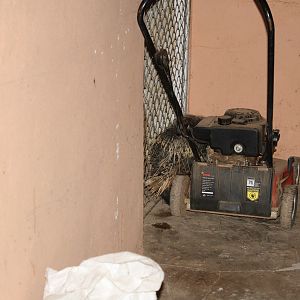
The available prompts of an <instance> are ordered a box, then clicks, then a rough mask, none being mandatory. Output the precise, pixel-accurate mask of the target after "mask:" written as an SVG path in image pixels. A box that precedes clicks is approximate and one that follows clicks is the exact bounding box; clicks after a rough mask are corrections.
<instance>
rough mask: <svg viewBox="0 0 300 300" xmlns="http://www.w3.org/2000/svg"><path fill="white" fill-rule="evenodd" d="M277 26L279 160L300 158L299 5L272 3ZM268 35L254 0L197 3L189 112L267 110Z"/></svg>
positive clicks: (194, 2) (202, 0)
mask: <svg viewBox="0 0 300 300" xmlns="http://www.w3.org/2000/svg"><path fill="white" fill-rule="evenodd" d="M269 4H270V6H271V9H272V12H273V15H274V19H275V24H276V30H277V31H276V42H277V44H276V71H275V72H276V76H275V111H274V123H275V124H274V126H275V127H277V128H280V129H281V135H282V136H281V141H280V143H279V148H278V152H277V153H276V155H277V156H279V157H284V158H287V157H288V156H289V155H298V156H300V118H299V115H300V101H299V97H300V34H299V28H300V1H299V0H296V1H289V0H288V1H278V0H273V1H272V0H269ZM266 51H267V50H266V32H265V28H264V24H263V21H262V19H261V16H260V14H259V12H258V10H257V8H256V6H255V4H254V1H252V0H222V1H220V0H210V1H206V0H192V16H191V68H190V94H189V110H190V112H191V113H195V114H202V115H215V114H216V115H221V114H223V113H224V111H225V110H226V108H231V107H248V108H254V109H258V110H260V111H261V113H263V114H264V115H265V111H266V74H267V70H266Z"/></svg>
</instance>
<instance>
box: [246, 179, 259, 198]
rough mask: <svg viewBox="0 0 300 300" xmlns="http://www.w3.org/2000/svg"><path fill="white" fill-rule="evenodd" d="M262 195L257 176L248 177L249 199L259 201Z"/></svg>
mask: <svg viewBox="0 0 300 300" xmlns="http://www.w3.org/2000/svg"><path fill="white" fill-rule="evenodd" d="M259 195H260V182H257V181H256V180H255V178H247V199H248V200H250V201H253V202H255V201H258V200H259Z"/></svg>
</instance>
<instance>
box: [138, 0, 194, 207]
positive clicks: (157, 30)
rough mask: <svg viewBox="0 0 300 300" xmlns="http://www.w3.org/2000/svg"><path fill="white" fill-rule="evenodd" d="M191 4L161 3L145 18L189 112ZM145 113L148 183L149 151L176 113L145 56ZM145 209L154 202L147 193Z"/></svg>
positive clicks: (183, 0)
mask: <svg viewBox="0 0 300 300" xmlns="http://www.w3.org/2000/svg"><path fill="white" fill-rule="evenodd" d="M189 11H190V0H160V1H158V2H157V3H156V4H155V5H153V6H152V7H151V9H150V10H149V11H148V13H147V14H146V16H145V23H146V25H147V27H148V29H149V32H150V34H151V36H152V38H153V41H154V43H155V45H156V47H157V49H159V50H160V49H166V50H167V52H168V55H169V59H170V70H171V77H172V82H173V87H174V91H175V94H176V96H177V99H178V101H179V102H180V105H181V107H182V109H183V111H185V109H186V102H187V65H188V64H187V60H188V32H189ZM144 112H145V140H144V154H145V156H144V157H145V173H144V174H145V176H144V177H145V180H147V179H148V177H149V176H150V174H151V158H150V156H149V148H150V147H151V144H152V143H153V141H155V138H156V137H157V136H158V135H159V134H160V133H161V132H163V131H164V130H165V129H166V128H167V127H168V126H169V125H170V124H171V122H173V120H174V117H175V115H174V113H173V110H172V108H171V106H170V104H169V102H168V100H167V96H166V93H165V91H164V90H163V88H162V85H161V83H160V80H159V78H158V76H157V73H156V70H155V68H154V66H153V64H152V61H151V59H150V57H149V55H148V53H147V51H146V52H145V72H144ZM145 196H146V197H145V203H144V204H145V205H146V204H147V202H149V201H151V199H149V198H148V197H147V191H145Z"/></svg>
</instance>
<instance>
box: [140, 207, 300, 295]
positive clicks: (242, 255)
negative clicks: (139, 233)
mask: <svg viewBox="0 0 300 300" xmlns="http://www.w3.org/2000/svg"><path fill="white" fill-rule="evenodd" d="M144 248H145V255H147V256H149V257H151V258H153V259H154V260H155V261H157V262H158V263H159V264H160V265H161V267H162V268H163V270H164V271H165V281H164V284H163V287H162V289H161V291H160V295H159V299H160V300H169V299H172V300H177V299H178V300H185V299H189V300H194V299H195V300H199V299H203V300H204V299H205V300H210V299H220V300H221V299H222V300H226V299H233V300H234V299H239V300H242V299H243V300H264V299H267V300H273V299H274V300H277V299H278V300H283V299H293V300H295V299H300V256H299V255H300V213H299V211H298V222H296V225H295V226H294V227H293V229H292V230H283V229H281V227H280V224H279V223H278V221H265V220H257V219H250V218H239V217H228V216H220V215H212V214H206V213H191V212H190V213H187V214H186V216H184V217H173V216H171V214H170V211H169V206H168V205H166V204H164V203H163V202H160V203H159V204H158V205H157V206H156V207H155V208H154V210H153V211H152V212H151V213H150V214H149V215H148V216H147V217H146V219H145V227H144Z"/></svg>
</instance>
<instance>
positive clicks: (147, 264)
mask: <svg viewBox="0 0 300 300" xmlns="http://www.w3.org/2000/svg"><path fill="white" fill-rule="evenodd" d="M46 279H47V282H46V286H45V290H44V298H43V299H44V300H100V299H101V300H156V299H157V297H156V291H158V290H159V289H160V287H161V284H162V282H163V280H164V272H163V271H162V269H161V267H160V266H159V265H158V264H157V263H156V262H154V261H153V260H151V259H150V258H148V257H144V256H141V255H137V254H134V253H131V252H120V253H114V254H108V255H103V256H99V257H95V258H91V259H88V260H86V261H83V262H82V263H81V264H80V265H79V266H77V267H70V268H66V269H64V270H61V271H55V270H52V269H47V271H46Z"/></svg>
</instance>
